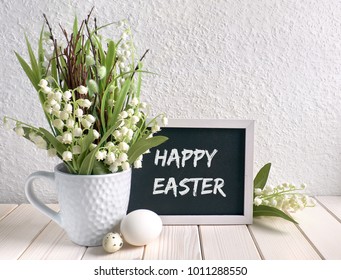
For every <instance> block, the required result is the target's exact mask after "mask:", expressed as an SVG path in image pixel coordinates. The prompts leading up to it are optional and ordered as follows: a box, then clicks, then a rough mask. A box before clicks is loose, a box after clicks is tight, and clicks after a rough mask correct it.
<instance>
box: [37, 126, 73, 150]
mask: <svg viewBox="0 0 341 280" xmlns="http://www.w3.org/2000/svg"><path fill="white" fill-rule="evenodd" d="M39 131H40V132H41V133H43V134H44V136H45V138H46V139H47V141H49V142H50V143H51V145H52V146H53V147H54V148H55V149H56V150H57V153H58V154H59V155H60V156H61V157H62V156H63V153H64V152H65V151H66V150H67V148H66V146H65V145H64V144H63V143H60V142H59V141H58V140H57V139H56V138H55V137H54V136H53V135H52V134H51V133H50V132H48V131H47V130H46V129H45V128H42V127H40V128H39Z"/></svg>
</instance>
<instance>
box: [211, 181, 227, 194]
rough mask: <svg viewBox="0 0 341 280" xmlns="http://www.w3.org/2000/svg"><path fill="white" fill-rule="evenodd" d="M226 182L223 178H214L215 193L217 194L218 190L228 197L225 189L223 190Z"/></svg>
mask: <svg viewBox="0 0 341 280" xmlns="http://www.w3.org/2000/svg"><path fill="white" fill-rule="evenodd" d="M224 185H225V182H224V180H223V179H221V178H216V179H214V188H213V194H217V191H218V192H220V194H221V195H222V196H223V197H226V194H225V193H224V191H223V190H222V188H223V187H224Z"/></svg>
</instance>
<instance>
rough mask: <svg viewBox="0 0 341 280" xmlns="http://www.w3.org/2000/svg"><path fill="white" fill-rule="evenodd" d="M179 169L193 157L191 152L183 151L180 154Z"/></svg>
mask: <svg viewBox="0 0 341 280" xmlns="http://www.w3.org/2000/svg"><path fill="white" fill-rule="evenodd" d="M181 154H182V160H181V167H185V165H186V161H187V160H189V159H190V158H191V157H192V155H193V150H187V149H183V150H182V152H181Z"/></svg>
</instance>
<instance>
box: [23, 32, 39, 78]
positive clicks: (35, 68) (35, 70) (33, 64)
mask: <svg viewBox="0 0 341 280" xmlns="http://www.w3.org/2000/svg"><path fill="white" fill-rule="evenodd" d="M25 39H26V45H27V50H28V54H29V57H30V61H31V67H32V72H33V75H34V76H35V80H36V81H37V82H38V83H39V81H40V78H41V74H40V71H39V67H38V63H37V59H36V57H35V55H34V53H33V50H32V47H31V44H30V42H29V41H28V38H27V36H26V35H25Z"/></svg>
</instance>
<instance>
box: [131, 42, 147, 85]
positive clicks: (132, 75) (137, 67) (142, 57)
mask: <svg viewBox="0 0 341 280" xmlns="http://www.w3.org/2000/svg"><path fill="white" fill-rule="evenodd" d="M148 52H149V49H147V50H146V51H145V52H144V54H143V55H142V56H141V58H140V60H139V62H141V61H142V60H143V59H144V57H145V56H146V54H147V53H148ZM139 62H138V63H137V65H136V67H135V70H134V72H133V74H131V77H130V79H132V78H133V77H134V75H135V72H136V71H137V70H139Z"/></svg>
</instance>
